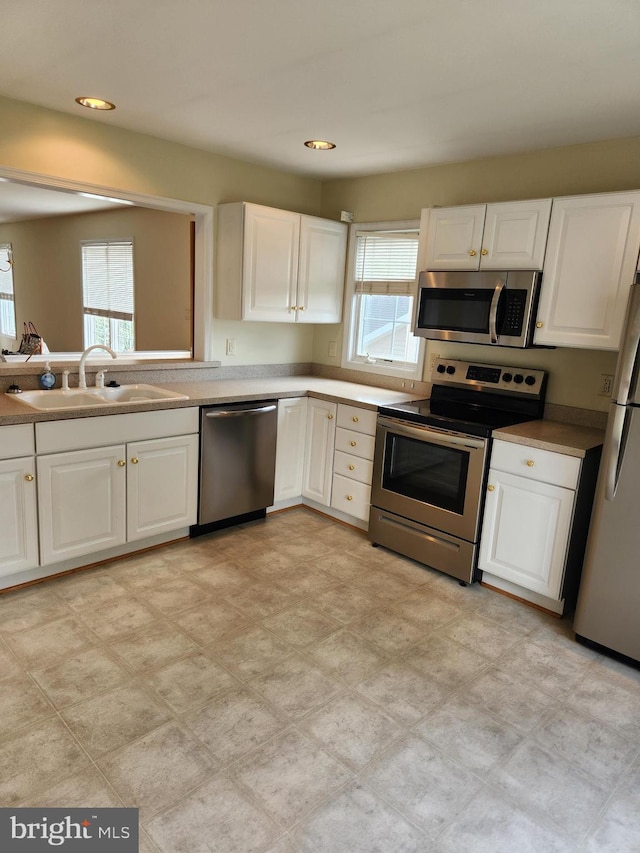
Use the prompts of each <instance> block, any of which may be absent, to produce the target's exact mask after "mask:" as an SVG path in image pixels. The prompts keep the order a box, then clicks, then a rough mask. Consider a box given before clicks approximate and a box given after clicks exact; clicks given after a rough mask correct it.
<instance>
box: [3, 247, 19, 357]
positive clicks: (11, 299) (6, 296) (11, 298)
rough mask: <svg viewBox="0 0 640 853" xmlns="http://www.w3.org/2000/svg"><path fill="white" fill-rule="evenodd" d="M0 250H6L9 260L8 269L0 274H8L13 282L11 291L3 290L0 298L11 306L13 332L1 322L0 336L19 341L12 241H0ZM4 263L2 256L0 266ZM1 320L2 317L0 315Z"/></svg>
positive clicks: (7, 261)
mask: <svg viewBox="0 0 640 853" xmlns="http://www.w3.org/2000/svg"><path fill="white" fill-rule="evenodd" d="M0 250H2V251H3V252H6V255H7V260H6V263H8V264H9V269H8V270H4V269H3V270H2V271H1V272H0V275H6V276H8V277H9V280H10V283H11V293H9V291H6V292H5V291H2V293H1V294H0V299H1V300H2V301H3V302H6V303H7V304H8V305H9V306H10V308H9V309H8V310H10V311H12V313H13V332H12V331H11V329H5V328H4V326H2V325H1V324H0V337H3V338H6V339H7V340H8V341H17V340H18V317H17V314H16V288H15V282H14V279H13V244H12V243H11V242H8V243H4V242H2V243H0ZM3 263H4V261H3V259H2V258H0V267H2V264H3ZM0 321H1V317H0Z"/></svg>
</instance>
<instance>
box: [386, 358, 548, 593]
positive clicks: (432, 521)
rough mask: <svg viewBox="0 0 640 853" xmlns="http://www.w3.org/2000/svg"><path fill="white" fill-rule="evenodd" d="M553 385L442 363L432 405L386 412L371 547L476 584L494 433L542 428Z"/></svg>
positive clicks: (535, 375) (526, 373) (538, 376)
mask: <svg viewBox="0 0 640 853" xmlns="http://www.w3.org/2000/svg"><path fill="white" fill-rule="evenodd" d="M546 384H547V374H546V372H545V371H543V370H529V369H525V368H520V367H503V366H499V365H495V364H477V363H471V362H466V361H457V360H453V359H438V360H437V361H436V363H435V364H434V367H433V372H432V391H431V398H430V399H428V400H419V401H416V402H412V403H401V404H398V405H393V406H384V407H380V408H379V409H378V422H377V429H376V446H375V456H374V463H373V485H372V490H371V512H370V516H369V538H370V540H371V541H372V542H373V543H374V544H375V545H384V546H385V547H387V548H390V549H391V550H393V551H397V552H398V553H400V554H404V555H406V556H407V557H411V558H412V559H414V560H418V561H419V562H421V563H424V564H426V565H428V566H431V567H433V568H435V569H439V570H440V571H442V572H446V573H447V574H449V575H453V577H456V578H458V579H459V580H461V581H465V582H471V581H474V580H477V579H478V570H477V550H478V543H479V538H480V527H481V519H482V510H483V506H484V490H485V485H486V476H487V470H488V461H489V451H490V444H491V433H492V431H493V430H494V429H497V428H499V427H504V426H510V425H511V424H516V423H522V422H523V421H528V420H536V419H538V418H541V417H542V414H543V411H544V397H545V391H546Z"/></svg>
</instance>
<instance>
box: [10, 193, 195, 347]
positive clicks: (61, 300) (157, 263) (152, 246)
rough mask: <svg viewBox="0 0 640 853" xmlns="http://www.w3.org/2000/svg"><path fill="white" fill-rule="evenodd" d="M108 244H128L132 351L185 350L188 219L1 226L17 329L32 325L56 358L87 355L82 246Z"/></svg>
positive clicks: (72, 219)
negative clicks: (10, 262)
mask: <svg viewBox="0 0 640 853" xmlns="http://www.w3.org/2000/svg"><path fill="white" fill-rule="evenodd" d="M1 192H2V185H1V184H0V193H1ZM109 239H133V244H134V278H135V331H136V348H137V349H138V350H166V349H174V350H189V349H190V348H191V319H190V311H191V281H190V272H189V270H190V217H189V216H186V215H180V214H175V213H167V212H165V211H159V210H148V209H146V208H133V207H126V208H117V209H115V210H108V211H99V212H95V213H87V214H82V215H71V216H57V217H50V218H42V219H35V220H30V221H23V222H14V223H9V224H4V225H0V242H8V243H11V244H12V247H13V255H14V260H15V264H14V288H15V304H16V320H17V328H18V330H20V331H21V330H22V324H23V322H26V321H28V320H30V321H32V322H33V323H34V324H35V326H36V328H37V329H38V331H39V332H40V334H41V335H42V336H43V337H44V339H45V341H46V342H47V345H48V346H49V349H50V350H52V351H53V352H61V351H62V352H64V351H67V352H69V351H70V352H74V351H78V350H82V349H84V342H83V323H82V316H83V315H82V266H81V256H80V242H81V241H82V240H109Z"/></svg>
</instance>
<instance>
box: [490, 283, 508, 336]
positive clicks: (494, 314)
mask: <svg viewBox="0 0 640 853" xmlns="http://www.w3.org/2000/svg"><path fill="white" fill-rule="evenodd" d="M504 286H505V282H504V281H501V282H500V283H499V284H497V285H496V289H495V290H494V291H493V296H492V297H491V305H490V307H489V337H490V339H491V343H492V344H497V343H498V303H499V302H500V297H501V296H502V291H503V290H504Z"/></svg>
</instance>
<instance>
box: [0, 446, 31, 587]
mask: <svg viewBox="0 0 640 853" xmlns="http://www.w3.org/2000/svg"><path fill="white" fill-rule="evenodd" d="M37 565H38V515H37V509H36V481H35V459H34V457H33V456H27V457H22V458H19V459H5V460H3V461H1V462H0V576H6V575H12V574H15V573H16V572H21V571H24V570H26V569H31V568H34V567H35V566H37Z"/></svg>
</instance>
